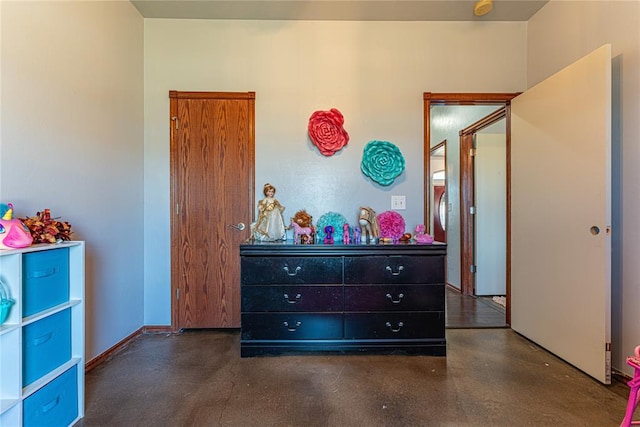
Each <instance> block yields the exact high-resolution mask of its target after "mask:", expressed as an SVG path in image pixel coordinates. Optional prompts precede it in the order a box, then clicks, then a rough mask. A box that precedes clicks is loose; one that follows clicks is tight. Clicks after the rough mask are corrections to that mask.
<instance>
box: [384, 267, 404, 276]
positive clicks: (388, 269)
mask: <svg viewBox="0 0 640 427" xmlns="http://www.w3.org/2000/svg"><path fill="white" fill-rule="evenodd" d="M402 270H404V266H402V265H401V266H399V267H398V271H393V270H392V269H391V267H389V266H388V265H387V271H388V272H389V273H391V275H392V276H399V275H400V272H401V271H402Z"/></svg>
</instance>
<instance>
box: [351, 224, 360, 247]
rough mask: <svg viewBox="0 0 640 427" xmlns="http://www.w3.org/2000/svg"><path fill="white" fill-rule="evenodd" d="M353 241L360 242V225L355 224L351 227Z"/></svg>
mask: <svg viewBox="0 0 640 427" xmlns="http://www.w3.org/2000/svg"><path fill="white" fill-rule="evenodd" d="M353 243H360V227H359V226H357V225H356V226H355V228H354V229H353Z"/></svg>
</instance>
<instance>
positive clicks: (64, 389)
mask: <svg viewBox="0 0 640 427" xmlns="http://www.w3.org/2000/svg"><path fill="white" fill-rule="evenodd" d="M76 369H77V367H76V366H74V367H73V368H71V369H69V370H68V371H66V372H64V373H63V374H62V375H60V376H59V377H57V378H56V379H54V380H53V381H51V382H50V383H49V384H47V385H46V386H44V387H42V388H41V389H40V390H38V391H36V392H35V393H33V394H32V395H31V396H29V397H27V398H26V399H25V400H24V406H23V407H22V410H23V415H24V417H23V425H24V426H25V427H36V426H37V427H46V426H52V427H53V426H55V427H61V426H69V425H71V423H72V422H73V421H74V420H75V419H76V418H77V417H78V373H77V372H76Z"/></svg>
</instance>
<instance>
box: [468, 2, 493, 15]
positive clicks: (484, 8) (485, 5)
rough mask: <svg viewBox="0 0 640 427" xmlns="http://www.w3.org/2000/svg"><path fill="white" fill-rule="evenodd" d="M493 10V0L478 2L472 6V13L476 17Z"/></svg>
mask: <svg viewBox="0 0 640 427" xmlns="http://www.w3.org/2000/svg"><path fill="white" fill-rule="evenodd" d="M491 9H493V0H478V1H477V2H476V4H475V5H474V6H473V13H474V15H476V16H483V15H486V14H487V13H489V12H491Z"/></svg>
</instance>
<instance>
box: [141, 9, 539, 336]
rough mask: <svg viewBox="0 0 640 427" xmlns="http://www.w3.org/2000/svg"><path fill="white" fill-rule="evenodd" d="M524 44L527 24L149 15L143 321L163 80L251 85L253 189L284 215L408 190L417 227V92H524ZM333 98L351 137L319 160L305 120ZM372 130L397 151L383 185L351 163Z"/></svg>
mask: <svg viewBox="0 0 640 427" xmlns="http://www.w3.org/2000/svg"><path fill="white" fill-rule="evenodd" d="M525 45H526V23H523V22H519V23H506V22H501V23H491V22H474V23H470V22H343V21H340V22H331V21H318V22H308V21H206V20H154V19H149V20H146V21H145V260H146V264H145V275H146V276H145V323H146V324H169V323H170V280H169V279H170V245H169V241H170V239H169V237H170V236H169V231H170V230H169V131H168V129H169V99H168V92H169V90H172V89H175V90H182V91H255V92H256V174H255V176H256V188H258V189H260V188H262V185H263V184H264V183H265V182H270V183H272V184H273V185H275V186H276V187H277V188H278V199H279V200H280V202H281V203H282V204H283V205H284V206H286V211H285V215H291V216H293V214H294V213H295V212H296V211H297V210H299V209H303V208H304V209H307V210H308V211H309V212H310V213H311V214H312V215H313V216H314V220H317V219H318V218H319V217H320V216H321V215H322V214H324V213H326V212H328V211H334V212H339V213H342V214H343V215H344V216H345V217H346V218H347V220H349V221H353V220H355V219H356V214H357V209H358V207H359V206H360V205H369V206H371V207H373V208H374V209H375V210H376V211H377V212H378V213H380V212H383V211H385V210H389V209H390V207H391V206H390V204H391V195H392V194H393V195H406V204H407V209H406V210H405V211H401V213H402V215H403V216H404V218H405V221H406V223H407V229H409V230H413V229H414V227H415V225H416V224H418V223H422V222H423V221H424V217H423V182H424V172H423V169H422V168H423V164H422V163H423V139H424V136H423V101H422V95H423V93H424V92H453V91H456V92H517V91H521V90H523V89H524V85H525V58H526V56H525ZM478 46H482V48H481V49H479V48H478ZM471 76H473V77H471ZM332 107H333V108H337V109H339V110H340V111H341V112H342V113H343V114H344V116H345V128H346V129H347V131H348V132H349V135H350V138H351V139H350V142H349V145H348V146H347V147H346V148H345V149H344V150H343V151H342V152H340V153H339V154H336V155H335V156H333V157H330V158H325V157H323V156H322V155H320V154H319V153H318V152H317V150H315V149H314V148H313V147H312V146H311V144H310V142H309V140H308V136H307V132H306V129H307V124H308V119H309V116H310V115H311V114H312V113H313V112H314V111H316V110H327V109H329V108H332ZM374 139H378V140H387V141H391V142H393V143H394V144H396V145H397V146H398V147H399V148H400V150H401V151H402V153H403V155H404V157H405V160H406V170H405V172H404V174H403V175H401V176H400V177H399V178H398V179H397V180H396V182H395V183H394V184H392V185H391V186H389V187H381V186H379V185H377V184H374V183H372V182H371V181H369V180H368V179H367V178H365V177H364V176H363V174H362V173H361V172H360V161H361V158H362V150H363V148H364V146H365V145H366V143H367V142H369V141H371V140H374ZM453 172H454V173H455V171H453ZM237 191H243V189H238V190H237ZM255 197H256V200H257V199H259V198H261V197H262V195H261V194H256V195H255Z"/></svg>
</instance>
